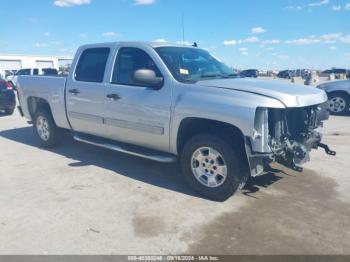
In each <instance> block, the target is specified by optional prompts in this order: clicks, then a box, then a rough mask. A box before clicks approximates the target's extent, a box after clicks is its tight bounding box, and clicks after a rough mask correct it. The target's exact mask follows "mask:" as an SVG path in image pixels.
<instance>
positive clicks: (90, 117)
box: [68, 111, 103, 124]
mask: <svg viewBox="0 0 350 262" xmlns="http://www.w3.org/2000/svg"><path fill="white" fill-rule="evenodd" d="M68 115H69V118H75V119H78V120H84V121H90V122H94V123H98V124H103V117H101V116H95V115H89V114H82V113H77V112H72V111H69V112H68Z"/></svg>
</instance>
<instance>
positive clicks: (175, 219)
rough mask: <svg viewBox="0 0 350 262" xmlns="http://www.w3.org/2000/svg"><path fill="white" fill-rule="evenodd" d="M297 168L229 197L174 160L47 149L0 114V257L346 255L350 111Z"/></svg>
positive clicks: (349, 241)
mask: <svg viewBox="0 0 350 262" xmlns="http://www.w3.org/2000/svg"><path fill="white" fill-rule="evenodd" d="M325 133H326V135H325V139H324V140H325V142H326V143H328V144H330V145H331V147H332V149H334V150H336V151H337V153H338V155H337V157H336V158H333V157H330V156H327V155H326V154H325V153H324V152H322V151H317V152H313V154H312V162H311V163H309V164H307V165H306V169H305V171H304V172H303V173H302V174H299V173H295V172H292V171H289V170H285V169H283V168H281V167H280V166H274V168H275V169H276V170H274V172H271V173H268V174H266V175H264V176H261V177H258V178H255V179H252V180H251V181H250V183H249V185H248V186H247V187H246V188H245V189H244V190H243V191H242V192H240V193H238V194H237V195H235V196H234V197H233V198H231V199H230V200H228V201H226V202H225V203H215V202H211V201H207V200H204V199H202V198H201V197H199V196H197V195H195V194H193V192H192V191H191V190H189V189H188V188H187V187H186V186H185V185H184V183H183V182H182V181H181V179H180V178H179V176H178V173H179V172H180V171H179V169H178V168H177V166H176V165H175V164H174V165H164V164H158V163H154V162H150V161H147V160H143V159H138V158H135V157H130V156H126V155H122V154H119V153H115V152H111V151H108V150H104V149H100V148H96V147H93V146H89V145H84V144H79V143H77V142H74V141H73V140H72V139H71V138H70V137H69V136H67V139H66V141H65V143H64V145H63V146H61V147H59V148H57V149H54V150H51V151H46V150H43V149H41V148H39V147H38V146H37V142H36V141H35V140H34V138H33V135H32V129H31V127H30V126H29V125H28V124H26V122H25V120H24V119H22V118H21V117H20V116H19V115H18V114H17V113H16V114H15V115H13V116H10V117H9V116H4V115H1V114H0V192H1V193H0V254H169V253H171V254H179V253H191V254H350V190H349V188H350V172H349V169H350V155H349V154H350V117H332V118H331V120H330V121H329V122H328V123H327V125H326V128H325Z"/></svg>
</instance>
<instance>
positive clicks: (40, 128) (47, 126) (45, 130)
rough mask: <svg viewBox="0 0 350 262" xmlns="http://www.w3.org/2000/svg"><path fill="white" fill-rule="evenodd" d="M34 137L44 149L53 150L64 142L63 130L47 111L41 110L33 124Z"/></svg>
mask: <svg viewBox="0 0 350 262" xmlns="http://www.w3.org/2000/svg"><path fill="white" fill-rule="evenodd" d="M33 128H34V135H35V136H36V138H37V139H38V140H39V141H40V144H41V145H42V146H43V147H44V148H53V147H56V146H58V145H59V144H61V142H62V141H63V136H64V132H63V129H61V128H58V127H57V126H56V124H55V122H54V120H53V118H52V115H51V113H50V112H49V111H48V110H47V109H39V110H38V111H37V112H36V114H35V116H34V122H33Z"/></svg>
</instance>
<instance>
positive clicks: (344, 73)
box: [321, 68, 350, 79]
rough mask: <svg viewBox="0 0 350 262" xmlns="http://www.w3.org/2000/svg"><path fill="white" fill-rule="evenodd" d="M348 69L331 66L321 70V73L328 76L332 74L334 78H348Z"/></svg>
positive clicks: (349, 72)
mask: <svg viewBox="0 0 350 262" xmlns="http://www.w3.org/2000/svg"><path fill="white" fill-rule="evenodd" d="M349 74H350V71H349V70H347V69H343V68H332V69H329V70H325V71H323V72H321V75H323V76H327V77H330V76H331V75H334V77H335V79H345V78H349Z"/></svg>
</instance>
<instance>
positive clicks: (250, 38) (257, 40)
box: [239, 37, 259, 43]
mask: <svg viewBox="0 0 350 262" xmlns="http://www.w3.org/2000/svg"><path fill="white" fill-rule="evenodd" d="M239 42H240V43H256V42H259V38H257V37H249V38H246V39H242V40H239Z"/></svg>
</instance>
